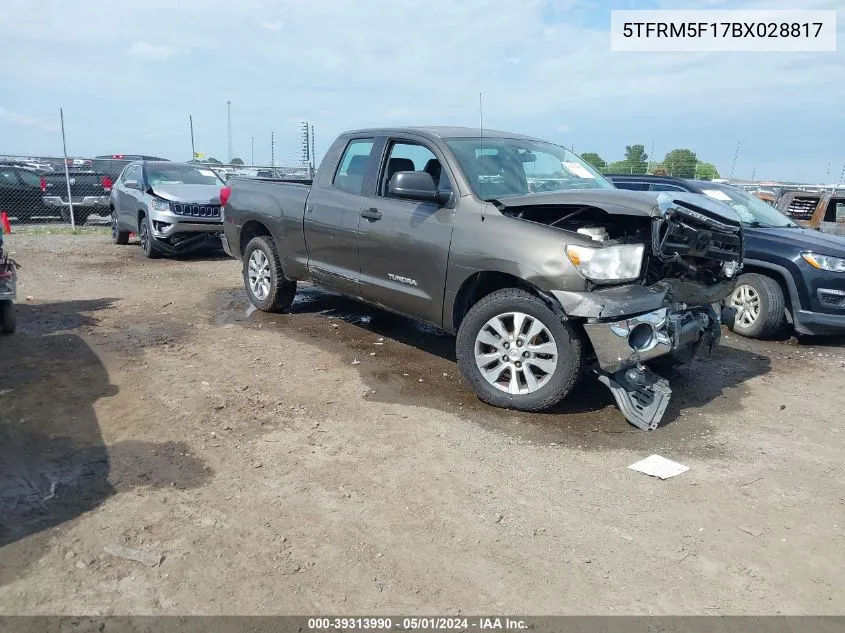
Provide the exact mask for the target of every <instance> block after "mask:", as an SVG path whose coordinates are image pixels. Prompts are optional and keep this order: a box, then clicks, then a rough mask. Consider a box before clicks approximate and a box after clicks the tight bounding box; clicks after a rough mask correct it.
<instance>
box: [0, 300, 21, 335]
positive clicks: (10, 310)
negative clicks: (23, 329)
mask: <svg viewBox="0 0 845 633" xmlns="http://www.w3.org/2000/svg"><path fill="white" fill-rule="evenodd" d="M17 324H18V323H17V318H16V317H15V304H14V303H13V302H12V301H8V300H4V301H0V332H3V334H11V333H12V332H14V331H15V328H16V327H17Z"/></svg>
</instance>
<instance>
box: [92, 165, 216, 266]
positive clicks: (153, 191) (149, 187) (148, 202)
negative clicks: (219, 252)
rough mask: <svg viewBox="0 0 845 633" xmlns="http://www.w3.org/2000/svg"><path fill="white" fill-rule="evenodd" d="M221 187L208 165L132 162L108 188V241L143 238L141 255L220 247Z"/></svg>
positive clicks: (121, 241)
mask: <svg viewBox="0 0 845 633" xmlns="http://www.w3.org/2000/svg"><path fill="white" fill-rule="evenodd" d="M224 185H225V183H224V182H223V180H221V179H220V177H219V176H218V175H217V173H216V172H214V171H213V170H211V169H209V168H208V167H207V166H206V165H195V164H191V163H173V162H169V161H167V162H165V161H147V160H141V161H135V162H132V163H130V164H129V165H127V166H126V167H125V168H124V170H123V171H122V172H121V174H120V177H119V178H118V180H117V182H116V183H115V184H114V186H113V187H112V191H111V196H110V198H109V207H110V209H111V217H112V240H113V241H114V243H115V244H127V243H128V241H129V235H130V233H136V234H137V235H138V237H139V238H140V240H141V248H142V250H143V253H144V256H145V257H150V258H154V257H160V256H161V255H176V254H181V253H186V252H190V251H193V250H196V249H198V248H203V247H209V246H214V247H218V248H219V247H220V234H221V233H222V231H223V219H222V217H221V213H220V207H221V205H220V189H221V188H222V187H223V186H224Z"/></svg>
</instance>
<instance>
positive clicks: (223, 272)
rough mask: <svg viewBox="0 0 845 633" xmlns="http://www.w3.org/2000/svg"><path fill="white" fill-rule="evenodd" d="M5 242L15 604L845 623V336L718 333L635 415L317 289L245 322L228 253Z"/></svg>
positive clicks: (3, 350)
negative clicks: (473, 374)
mask: <svg viewBox="0 0 845 633" xmlns="http://www.w3.org/2000/svg"><path fill="white" fill-rule="evenodd" d="M8 242H9V245H10V247H11V250H12V251H13V252H14V253H15V255H14V257H15V258H16V259H17V260H18V261H19V262H20V264H21V265H22V268H21V270H20V271H19V274H20V289H19V290H20V295H21V297H20V299H21V301H20V305H19V307H18V318H19V329H18V332H17V333H16V334H14V335H12V336H6V337H3V338H0V482H2V483H0V613H3V614H80V615H81V614H248V613H254V614H302V613H335V614H373V613H381V614H420V613H425V614H432V613H443V614H456V613H458V612H463V613H528V614H574V613H581V614H588V613H589V614H596V613H601V614H623V613H624V614H692V613H695V614H840V613H843V611H845V539H843V535H845V530H843V527H845V512H843V508H845V475H843V468H842V464H843V454H845V452H844V451H843V449H845V416H843V414H842V412H843V411H845V380H843V373H844V372H845V337H842V338H838V339H837V338H833V339H815V340H812V341H810V342H809V343H806V342H803V341H802V342H801V343H799V342H797V341H796V340H795V339H785V340H779V341H772V342H765V343H759V342H752V341H748V340H745V339H739V338H737V337H736V336H733V335H728V336H727V337H726V338H724V339H723V342H722V346H721V348H720V350H719V351H718V352H717V353H716V354H715V355H714V356H713V357H711V358H709V359H703V360H699V361H696V362H695V363H694V364H693V365H692V366H691V367H689V368H687V369H683V370H681V371H680V372H679V373H678V374H677V375H675V376H674V377H673V378H672V384H673V387H674V389H675V396H674V398H673V402H672V404H671V405H670V409H669V411H668V413H667V416H666V418H665V422H664V425H662V426H661V427H660V428H659V429H658V430H656V431H653V432H643V431H640V430H637V429H635V428H634V427H632V426H630V425H628V424H626V422H625V421H624V419H623V417H622V416H621V414H620V413H619V411H618V410H617V409H616V407H615V406H614V405H613V403H612V399H611V397H610V395H609V392H607V391H606V389H605V388H604V387H602V386H600V385H598V384H595V383H593V382H591V381H586V382H584V383H583V384H582V385H581V386H580V387H579V388H578V389H577V390H576V392H575V393H574V394H573V395H572V396H571V397H570V398H569V399H568V400H567V401H566V402H564V403H563V404H562V405H561V406H560V407H559V409H558V410H557V411H555V412H553V413H548V414H540V415H538V414H535V415H528V414H519V413H514V412H509V411H504V410H498V409H493V408H491V407H488V406H485V405H483V404H481V403H480V402H479V401H478V400H477V399H476V398H475V397H474V396H473V394H472V393H471V392H469V390H468V389H467V388H466V387H465V386H464V385H462V384H461V381H460V379H459V375H458V372H457V369H456V366H455V363H454V352H453V340H452V339H451V338H450V337H448V336H445V335H443V334H441V333H438V332H437V331H434V330H431V329H428V328H425V327H421V326H419V325H416V324H414V323H413V322H411V321H408V320H406V319H403V318H400V317H396V316H392V315H389V314H386V313H382V312H379V311H376V310H373V309H370V308H367V307H364V306H361V305H358V304H356V303H354V302H351V301H348V300H344V299H342V298H339V297H335V296H332V295H329V294H326V293H324V292H322V291H319V290H317V289H315V288H313V287H303V288H302V289H301V290H300V292H299V295H298V299H297V303H296V305H295V309H294V311H293V313H292V314H289V315H281V316H275V315H266V314H263V313H256V312H254V311H250V310H249V309H248V304H247V301H246V298H245V294H244V292H243V291H242V286H241V278H240V268H239V264H238V263H237V262H236V261H234V260H232V259H229V258H226V257H225V256H222V255H208V256H200V257H194V258H191V259H189V260H183V261H172V260H158V261H151V260H145V259H144V258H143V257H142V256H141V253H140V249H139V248H138V247H137V245H135V244H132V245H130V246H126V247H119V246H114V245H112V244H111V242H110V240H109V237H108V236H107V235H106V234H105V233H103V232H97V233H93V234H91V235H67V234H43V233H41V234H19V235H11V236H9V237H8ZM653 453H658V454H660V455H663V456H665V457H667V458H669V459H673V460H676V461H680V462H682V463H684V464H686V465H687V466H689V467H690V470H689V471H688V472H686V473H683V474H682V475H679V476H677V477H675V478H673V479H669V480H666V481H661V480H658V479H654V478H651V477H648V476H645V475H642V474H640V473H637V472H634V471H632V470H629V469H628V468H627V466H628V465H629V464H631V463H633V462H635V461H637V460H639V459H641V458H643V457H646V456H648V455H650V454H653ZM115 545H120V546H124V547H130V548H135V549H140V550H143V551H146V552H148V553H153V554H155V555H156V557H161V558H157V560H160V561H161V562H160V564H158V565H155V566H151V567H148V566H146V565H144V564H141V563H139V562H135V561H131V560H125V559H123V558H119V557H116V556H113V555H111V554H109V553H106V551H105V549H106V548H111V547H112V546H115Z"/></svg>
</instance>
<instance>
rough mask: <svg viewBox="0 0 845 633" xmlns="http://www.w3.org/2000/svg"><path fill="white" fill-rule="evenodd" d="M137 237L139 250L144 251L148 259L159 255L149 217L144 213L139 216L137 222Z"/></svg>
mask: <svg viewBox="0 0 845 633" xmlns="http://www.w3.org/2000/svg"><path fill="white" fill-rule="evenodd" d="M138 238H139V239H140V240H141V251H142V252H143V253H144V257H146V258H148V259H156V258H158V257H161V253H160V252H159V250H158V248H157V247H156V243H155V242H156V239H155V238H154V237H153V232H152V228H151V227H150V218H149V217H148V216H146V215H143V216H141V221H140V222H139V223H138Z"/></svg>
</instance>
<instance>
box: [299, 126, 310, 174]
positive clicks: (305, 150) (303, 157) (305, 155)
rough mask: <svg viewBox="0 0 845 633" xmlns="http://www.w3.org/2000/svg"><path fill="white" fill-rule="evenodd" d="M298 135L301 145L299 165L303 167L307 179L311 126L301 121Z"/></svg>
mask: <svg viewBox="0 0 845 633" xmlns="http://www.w3.org/2000/svg"><path fill="white" fill-rule="evenodd" d="M299 129H300V133H301V139H302V143H301V144H300V149H301V152H302V153H301V154H300V164H301V165H303V166H304V167H305V168H306V170H307V173H308V178H311V125H310V124H309V123H308V121H303V122H302V124H301V125H300V128H299Z"/></svg>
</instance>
